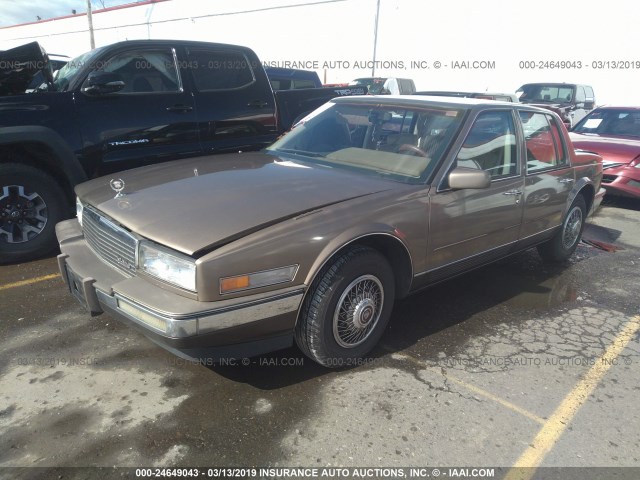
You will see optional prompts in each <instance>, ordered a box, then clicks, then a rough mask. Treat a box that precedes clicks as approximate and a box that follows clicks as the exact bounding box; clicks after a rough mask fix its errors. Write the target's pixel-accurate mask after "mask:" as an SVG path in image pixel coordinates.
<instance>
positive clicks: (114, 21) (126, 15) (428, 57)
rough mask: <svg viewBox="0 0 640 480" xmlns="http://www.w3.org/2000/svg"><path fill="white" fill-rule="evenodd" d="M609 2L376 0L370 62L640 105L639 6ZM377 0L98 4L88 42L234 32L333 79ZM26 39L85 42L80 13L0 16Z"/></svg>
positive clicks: (424, 81)
mask: <svg viewBox="0 0 640 480" xmlns="http://www.w3.org/2000/svg"><path fill="white" fill-rule="evenodd" d="M614 3H615V5H616V8H615V9H614V8H610V6H609V5H607V4H604V3H598V4H596V3H593V2H587V3H584V2H580V1H577V0H565V1H563V2H558V1H557V0H536V1H535V2H513V1H509V0H483V1H472V0H449V1H447V2H434V1H429V0H380V15H379V22H378V45H377V55H376V59H377V61H378V63H377V64H376V65H377V68H376V70H375V74H376V75H380V76H396V77H407V78H413V79H414V80H415V82H416V86H417V87H418V89H419V90H470V91H487V90H489V91H503V92H514V91H515V89H516V88H517V87H519V86H520V85H521V84H523V83H527V82H535V81H560V82H562V81H565V82H576V83H586V84H591V85H593V87H594V89H595V91H596V97H597V101H598V103H600V104H601V103H618V104H635V105H640V93H638V89H637V88H634V87H635V86H636V83H637V79H638V78H640V54H638V53H637V45H638V44H639V43H640V42H638V36H639V35H640V33H638V29H637V24H638V17H639V14H638V8H637V5H636V2H635V1H634V0H616V1H615V2H614ZM376 6H377V0H235V1H233V2H231V1H222V0H208V1H203V0H148V1H146V2H141V3H136V4H129V5H126V6H122V7H115V8H111V9H106V10H97V11H95V12H94V14H93V25H94V34H95V42H96V46H100V45H105V44H108V43H112V42H116V41H120V40H128V39H139V38H176V39H193V40H203V41H211V42H221V43H235V44H240V45H246V46H249V47H251V48H253V49H254V50H255V51H256V53H257V54H258V55H259V57H260V58H261V59H262V60H263V62H269V63H271V64H278V65H281V66H286V65H287V64H288V65H289V66H296V67H299V68H306V69H309V70H317V71H318V73H319V74H320V77H321V78H323V79H325V81H326V82H327V83H342V82H348V81H350V80H352V79H353V78H356V77H359V76H370V75H371V73H372V69H371V66H372V65H371V62H372V60H373V44H374V25H375V18H376ZM33 40H37V41H38V42H40V43H41V44H42V45H43V46H44V48H45V49H46V50H47V51H48V52H52V53H58V54H66V55H70V56H75V55H78V54H80V53H83V52H84V51H86V50H89V48H90V44H89V33H88V22H87V16H86V14H77V15H72V16H68V17H63V18H58V19H52V20H46V21H40V22H35V23H31V24H24V25H18V26H13V27H5V28H0V49H8V48H11V47H14V46H17V45H21V44H23V43H27V42H30V41H33ZM436 62H440V63H439V64H438V63H436ZM614 62H615V63H614ZM438 65H439V67H440V68H436V67H437V66H438ZM563 67H564V68H563ZM614 67H615V68H614Z"/></svg>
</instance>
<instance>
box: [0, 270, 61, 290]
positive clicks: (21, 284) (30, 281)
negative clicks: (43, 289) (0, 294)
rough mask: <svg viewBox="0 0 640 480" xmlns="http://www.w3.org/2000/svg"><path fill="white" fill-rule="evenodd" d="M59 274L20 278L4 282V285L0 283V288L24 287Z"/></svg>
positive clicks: (56, 276)
mask: <svg viewBox="0 0 640 480" xmlns="http://www.w3.org/2000/svg"><path fill="white" fill-rule="evenodd" d="M59 276H60V274H59V273H51V274H49V275H43V276H42V277H36V278H30V279H28V280H20V281H19V282H13V283H5V284H4V285H0V290H8V289H10V288H16V287H24V286H25V285H32V284H34V283H38V282H45V281H47V280H51V279H53V278H58V277H59Z"/></svg>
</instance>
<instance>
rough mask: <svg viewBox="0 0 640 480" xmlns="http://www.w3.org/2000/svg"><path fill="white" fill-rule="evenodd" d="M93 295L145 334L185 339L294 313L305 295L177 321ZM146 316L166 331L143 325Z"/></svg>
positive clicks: (279, 297) (123, 299)
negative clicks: (141, 328) (162, 326)
mask: <svg viewBox="0 0 640 480" xmlns="http://www.w3.org/2000/svg"><path fill="white" fill-rule="evenodd" d="M96 293H97V295H98V300H99V302H100V303H101V304H102V305H104V307H106V308H107V309H108V310H112V311H115V312H117V313H118V314H119V315H122V316H124V317H126V318H128V319H129V320H131V321H132V322H134V323H136V324H138V325H140V326H141V327H143V328H145V329H147V330H150V331H152V332H154V333H158V334H160V335H162V336H163V337H167V338H187V337H192V336H195V335H202V334H206V333H211V332H216V331H219V330H225V329H228V328H233V327H237V326H240V325H244V324H248V323H253V322H256V321H260V320H264V319H268V318H272V317H275V316H278V315H282V314H286V313H290V312H295V311H297V310H298V308H299V306H300V303H301V302H302V297H303V294H304V291H303V290H299V291H294V292H290V293H287V294H280V295H274V296H273V297H269V298H266V299H263V300H260V301H255V302H248V303H243V304H239V305H234V306H231V307H226V308H221V309H218V310H215V309H213V310H206V311H202V312H195V313H193V314H190V315H188V316H180V317H173V316H170V315H169V316H167V315H165V314H161V313H159V312H157V311H154V310H152V309H150V308H148V307H145V306H143V305H140V304H139V303H137V302H134V301H132V300H130V299H128V298H126V297H123V296H122V295H119V294H117V293H116V294H115V295H114V296H111V295H108V294H106V293H104V292H102V291H100V290H96ZM121 304H126V305H127V306H128V307H131V308H128V309H127V311H125V310H123V308H122V306H121ZM125 308H126V307H125ZM130 310H134V311H135V310H138V311H139V312H141V314H140V315H139V316H136V315H134V314H132V313H130ZM146 316H149V318H150V320H155V321H158V322H160V323H164V325H165V329H160V328H158V327H157V326H155V325H154V324H153V322H152V321H145V320H144V319H143V317H146Z"/></svg>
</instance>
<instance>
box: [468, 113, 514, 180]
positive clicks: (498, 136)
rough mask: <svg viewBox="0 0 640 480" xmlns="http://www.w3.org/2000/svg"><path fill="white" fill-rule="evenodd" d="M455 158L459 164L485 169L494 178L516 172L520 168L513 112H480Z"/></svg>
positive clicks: (511, 174)
mask: <svg viewBox="0 0 640 480" xmlns="http://www.w3.org/2000/svg"><path fill="white" fill-rule="evenodd" d="M456 161H457V165H458V166H459V167H468V168H477V169H479V170H486V171H487V172H489V174H491V177H492V178H500V177H510V176H513V175H517V174H518V173H519V172H520V168H519V165H518V155H517V149H516V136H515V128H514V123H513V116H512V115H511V111H508V110H505V111H489V112H483V113H481V114H480V115H478V118H476V120H475V122H474V124H473V126H472V127H471V130H470V131H469V134H468V135H467V138H466V139H465V141H464V144H463V145H462V148H460V152H459V153H458V156H457V158H456Z"/></svg>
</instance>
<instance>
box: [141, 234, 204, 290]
mask: <svg viewBox="0 0 640 480" xmlns="http://www.w3.org/2000/svg"><path fill="white" fill-rule="evenodd" d="M138 266H139V268H141V269H142V270H143V271H145V272H146V273H148V274H149V275H153V276H154V277H156V278H159V279H160V280H164V281H165V282H168V283H172V284H173V285H177V286H178V287H181V288H184V289H185V290H190V291H192V292H195V291H196V264H195V262H194V261H193V259H191V258H189V257H186V256H183V255H181V254H179V253H178V252H173V251H171V250H169V249H167V248H162V247H160V246H158V245H154V244H152V243H150V242H140V247H139V250H138Z"/></svg>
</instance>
